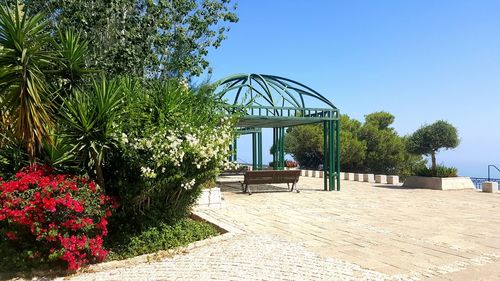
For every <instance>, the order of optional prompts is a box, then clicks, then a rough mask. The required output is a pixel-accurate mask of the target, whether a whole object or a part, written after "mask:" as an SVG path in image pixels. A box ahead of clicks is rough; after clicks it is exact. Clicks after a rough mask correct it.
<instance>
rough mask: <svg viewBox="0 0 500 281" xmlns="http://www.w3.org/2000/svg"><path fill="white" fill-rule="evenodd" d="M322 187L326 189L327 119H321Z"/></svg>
mask: <svg viewBox="0 0 500 281" xmlns="http://www.w3.org/2000/svg"><path fill="white" fill-rule="evenodd" d="M323 189H324V190H325V191H327V190H328V121H323Z"/></svg>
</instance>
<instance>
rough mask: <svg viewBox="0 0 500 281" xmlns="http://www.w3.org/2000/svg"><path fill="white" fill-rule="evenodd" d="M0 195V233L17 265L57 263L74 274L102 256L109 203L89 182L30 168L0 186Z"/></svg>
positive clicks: (109, 212)
mask: <svg viewBox="0 0 500 281" xmlns="http://www.w3.org/2000/svg"><path fill="white" fill-rule="evenodd" d="M0 191H1V193H0V232H1V233H2V236H3V238H4V239H5V238H6V240H8V241H7V242H8V243H9V245H10V246H11V247H13V248H14V249H16V250H17V251H18V252H19V256H18V257H21V259H20V260H18V261H23V259H24V261H25V262H30V261H37V262H40V263H58V262H59V263H62V264H66V266H67V268H68V269H69V270H71V271H73V270H76V269H78V268H79V267H80V266H82V265H84V264H87V263H91V262H96V261H102V260H104V258H105V257H106V254H107V251H106V250H104V248H103V237H104V236H106V235H107V232H108V231H107V224H108V221H107V219H108V217H109V216H111V204H110V198H109V197H107V196H105V195H104V194H102V192H101V190H100V189H99V187H98V186H97V185H96V184H95V183H94V182H92V181H89V180H88V179H87V178H85V177H77V176H70V175H63V174H54V173H53V171H52V169H51V168H50V167H48V166H40V165H32V166H29V167H26V168H24V169H22V170H21V171H19V172H18V173H17V174H16V175H15V176H14V178H13V179H12V180H10V181H5V182H1V183H0ZM4 242H5V241H4ZM12 266H13V267H14V266H15V265H12Z"/></svg>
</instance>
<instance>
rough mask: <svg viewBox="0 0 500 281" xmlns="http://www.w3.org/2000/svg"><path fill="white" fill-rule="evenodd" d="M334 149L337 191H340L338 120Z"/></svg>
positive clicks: (337, 122) (338, 122) (338, 121)
mask: <svg viewBox="0 0 500 281" xmlns="http://www.w3.org/2000/svg"><path fill="white" fill-rule="evenodd" d="M335 123H336V125H335V140H336V143H335V149H336V153H335V154H336V156H337V159H336V161H335V162H336V164H337V165H336V167H335V170H336V173H337V191H340V120H337V121H335Z"/></svg>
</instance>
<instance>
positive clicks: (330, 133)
mask: <svg viewBox="0 0 500 281" xmlns="http://www.w3.org/2000/svg"><path fill="white" fill-rule="evenodd" d="M333 133H334V128H333V121H332V120H330V121H328V152H329V153H328V156H329V157H328V185H329V187H328V190H329V191H333V190H335V180H334V168H335V158H334V157H335V150H334V146H333Z"/></svg>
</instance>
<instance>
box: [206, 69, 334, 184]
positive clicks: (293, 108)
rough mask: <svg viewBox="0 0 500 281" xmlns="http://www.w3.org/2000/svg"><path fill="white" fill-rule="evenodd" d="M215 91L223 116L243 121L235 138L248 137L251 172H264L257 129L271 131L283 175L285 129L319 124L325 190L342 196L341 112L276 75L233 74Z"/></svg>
mask: <svg viewBox="0 0 500 281" xmlns="http://www.w3.org/2000/svg"><path fill="white" fill-rule="evenodd" d="M215 87H216V92H217V93H218V95H219V97H220V98H221V100H222V101H223V102H224V103H225V104H224V108H225V110H226V111H227V113H228V114H239V116H241V118H240V119H239V122H238V124H237V129H236V132H237V134H239V135H244V134H252V160H253V162H252V163H253V168H254V169H262V130H261V128H273V145H274V147H275V150H274V153H273V162H274V163H275V165H276V168H277V169H284V166H285V165H284V162H285V152H284V146H285V144H284V136H285V128H287V127H291V126H298V125H304V124H313V123H319V122H322V123H323V138H324V143H323V144H324V158H323V162H324V163H323V174H324V189H325V190H330V191H332V190H335V187H336V190H340V120H339V119H340V112H339V110H338V108H336V107H335V106H334V105H333V104H332V103H331V102H330V101H329V100H328V99H327V98H325V97H323V96H322V95H320V94H319V93H318V92H316V91H314V90H313V89H311V88H309V87H307V86H305V85H304V84H301V83H299V82H296V81H293V80H291V79H288V78H283V77H279V76H275V75H264V74H237V75H232V76H229V77H226V78H224V79H221V80H219V81H217V82H216V84H215ZM233 147H235V148H236V147H237V144H236V143H234V144H233Z"/></svg>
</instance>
